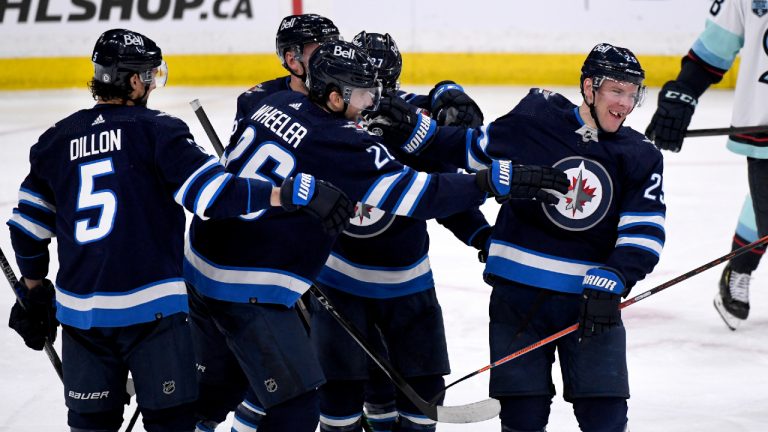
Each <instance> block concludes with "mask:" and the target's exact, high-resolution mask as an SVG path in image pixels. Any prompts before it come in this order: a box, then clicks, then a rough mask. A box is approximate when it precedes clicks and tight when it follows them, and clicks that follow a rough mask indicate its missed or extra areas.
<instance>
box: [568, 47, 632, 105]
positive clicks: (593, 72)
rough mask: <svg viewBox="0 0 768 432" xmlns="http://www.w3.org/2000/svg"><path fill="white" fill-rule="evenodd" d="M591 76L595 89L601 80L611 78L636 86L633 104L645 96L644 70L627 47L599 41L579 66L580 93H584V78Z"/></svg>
mask: <svg viewBox="0 0 768 432" xmlns="http://www.w3.org/2000/svg"><path fill="white" fill-rule="evenodd" d="M587 78H592V87H593V88H594V89H595V90H597V89H598V88H599V87H600V84H602V82H603V80H605V79H606V78H607V79H611V80H614V81H619V82H627V83H631V84H636V85H637V86H638V96H637V99H636V102H635V105H640V103H641V102H642V100H643V98H644V96H645V90H646V89H645V86H644V85H643V80H644V79H645V71H644V70H643V68H642V67H640V61H639V60H638V59H637V57H636V56H635V54H633V53H632V51H630V50H628V49H627V48H622V47H617V46H614V45H611V44H609V43H599V44H597V45H595V47H594V48H592V51H590V52H589V55H587V58H586V60H584V65H583V66H582V67H581V85H580V87H581V94H582V96H583V95H584V80H585V79H587Z"/></svg>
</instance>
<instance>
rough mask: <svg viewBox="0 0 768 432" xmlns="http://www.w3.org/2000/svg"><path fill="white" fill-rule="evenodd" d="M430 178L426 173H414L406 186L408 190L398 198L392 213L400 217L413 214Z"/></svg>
mask: <svg viewBox="0 0 768 432" xmlns="http://www.w3.org/2000/svg"><path fill="white" fill-rule="evenodd" d="M431 178H432V176H431V175H429V174H427V173H423V172H418V173H416V175H415V176H414V177H413V179H411V182H410V183H409V184H408V188H407V189H406V190H405V192H404V193H403V195H402V196H400V200H399V201H398V202H397V204H396V205H395V210H394V211H393V212H392V213H394V214H396V215H402V216H410V215H411V214H413V210H414V209H415V208H416V206H418V205H419V201H420V200H421V197H422V196H423V195H424V192H425V191H426V190H427V186H429V181H430V180H431Z"/></svg>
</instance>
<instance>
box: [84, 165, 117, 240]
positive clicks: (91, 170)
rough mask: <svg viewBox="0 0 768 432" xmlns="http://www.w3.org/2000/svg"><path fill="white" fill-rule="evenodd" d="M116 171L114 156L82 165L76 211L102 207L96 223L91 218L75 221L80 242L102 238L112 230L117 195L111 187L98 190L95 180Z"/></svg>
mask: <svg viewBox="0 0 768 432" xmlns="http://www.w3.org/2000/svg"><path fill="white" fill-rule="evenodd" d="M114 172H115V169H114V167H113V166H112V158H107V159H100V160H97V161H94V162H89V163H85V164H82V165H80V187H79V189H78V192H77V208H76V211H82V210H89V209H100V214H99V218H98V219H97V220H96V223H95V224H91V219H90V218H86V219H80V220H77V221H75V240H77V242H78V243H80V244H85V243H91V242H95V241H97V240H101V239H103V238H104V237H106V236H108V235H109V233H111V232H112V227H113V226H114V225H115V214H117V196H116V195H115V193H114V192H113V191H112V190H110V189H105V190H100V191H96V190H95V189H94V180H95V179H96V178H97V177H101V176H105V175H109V174H113V173H114Z"/></svg>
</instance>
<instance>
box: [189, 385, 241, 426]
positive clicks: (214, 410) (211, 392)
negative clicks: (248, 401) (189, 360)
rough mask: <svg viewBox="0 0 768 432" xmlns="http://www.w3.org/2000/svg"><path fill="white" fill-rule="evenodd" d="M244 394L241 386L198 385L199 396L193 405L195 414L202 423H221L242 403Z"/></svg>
mask: <svg viewBox="0 0 768 432" xmlns="http://www.w3.org/2000/svg"><path fill="white" fill-rule="evenodd" d="M244 393H245V392H244V389H243V388H242V387H241V386H237V387H233V386H216V385H211V384H209V383H200V395H199V397H198V399H197V402H196V404H195V414H196V415H197V418H198V419H201V420H202V421H203V422H206V421H207V422H214V423H216V424H218V423H221V422H223V421H224V420H225V419H226V418H227V415H229V413H230V412H231V411H234V410H235V408H236V407H237V406H238V405H239V404H240V402H242V401H243V399H244V398H245V394H244Z"/></svg>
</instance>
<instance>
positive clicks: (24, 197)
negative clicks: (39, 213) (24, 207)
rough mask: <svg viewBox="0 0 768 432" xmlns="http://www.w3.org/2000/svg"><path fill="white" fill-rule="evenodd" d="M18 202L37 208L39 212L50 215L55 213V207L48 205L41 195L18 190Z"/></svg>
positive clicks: (27, 190)
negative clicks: (42, 211)
mask: <svg viewBox="0 0 768 432" xmlns="http://www.w3.org/2000/svg"><path fill="white" fill-rule="evenodd" d="M19 202H20V203H22V202H23V203H26V204H29V205H31V206H34V207H37V208H39V209H41V210H44V211H48V212H51V213H56V206H55V205H53V204H51V203H49V202H48V201H46V200H45V199H43V197H42V196H41V195H38V194H36V193H34V192H32V191H30V190H29V189H24V188H22V189H20V190H19Z"/></svg>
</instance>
